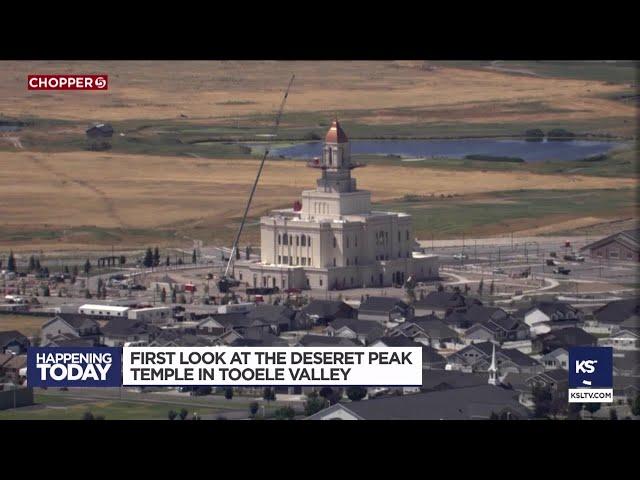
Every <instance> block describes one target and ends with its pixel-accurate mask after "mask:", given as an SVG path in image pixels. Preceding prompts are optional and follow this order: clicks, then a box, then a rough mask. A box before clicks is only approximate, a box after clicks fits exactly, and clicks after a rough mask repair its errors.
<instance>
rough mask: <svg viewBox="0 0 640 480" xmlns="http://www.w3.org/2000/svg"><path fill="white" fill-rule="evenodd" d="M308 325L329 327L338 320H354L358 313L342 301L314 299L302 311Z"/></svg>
mask: <svg viewBox="0 0 640 480" xmlns="http://www.w3.org/2000/svg"><path fill="white" fill-rule="evenodd" d="M301 312H302V316H303V317H304V319H305V323H306V324H307V325H328V324H329V323H330V322H332V321H333V320H335V319H336V318H354V317H356V316H357V314H358V311H357V310H356V309H355V308H353V307H352V306H351V305H349V304H347V303H345V302H343V301H341V300H318V299H313V300H311V301H310V302H309V303H308V304H307V305H305V306H304V307H303V308H302V310H301Z"/></svg>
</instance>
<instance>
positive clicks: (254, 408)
mask: <svg viewBox="0 0 640 480" xmlns="http://www.w3.org/2000/svg"><path fill="white" fill-rule="evenodd" d="M259 409H260V404H259V403H258V402H251V403H250V404H249V415H251V418H253V417H255V416H256V414H257V413H258V410H259Z"/></svg>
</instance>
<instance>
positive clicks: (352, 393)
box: [347, 387, 367, 402]
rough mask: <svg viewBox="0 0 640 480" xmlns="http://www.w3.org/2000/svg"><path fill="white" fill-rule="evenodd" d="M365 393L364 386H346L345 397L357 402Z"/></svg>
mask: <svg viewBox="0 0 640 480" xmlns="http://www.w3.org/2000/svg"><path fill="white" fill-rule="evenodd" d="M366 395H367V389H366V388H364V387H349V388H347V397H349V400H351V401H352V402H359V401H360V400H362V399H363V398H364V397H366Z"/></svg>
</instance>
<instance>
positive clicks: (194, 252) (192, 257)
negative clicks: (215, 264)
mask: <svg viewBox="0 0 640 480" xmlns="http://www.w3.org/2000/svg"><path fill="white" fill-rule="evenodd" d="M191 263H198V255H197V254H196V249H195V248H194V249H193V253H192V254H191Z"/></svg>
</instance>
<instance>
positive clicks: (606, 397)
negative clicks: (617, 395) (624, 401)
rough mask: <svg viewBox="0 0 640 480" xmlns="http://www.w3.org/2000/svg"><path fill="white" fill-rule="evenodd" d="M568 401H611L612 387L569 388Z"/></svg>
mask: <svg viewBox="0 0 640 480" xmlns="http://www.w3.org/2000/svg"><path fill="white" fill-rule="evenodd" d="M569 403H613V388H570V389H569Z"/></svg>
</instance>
